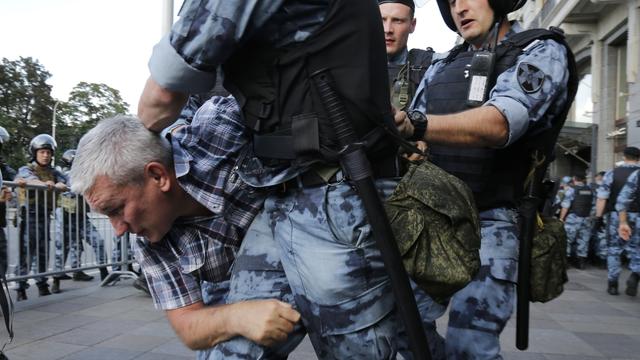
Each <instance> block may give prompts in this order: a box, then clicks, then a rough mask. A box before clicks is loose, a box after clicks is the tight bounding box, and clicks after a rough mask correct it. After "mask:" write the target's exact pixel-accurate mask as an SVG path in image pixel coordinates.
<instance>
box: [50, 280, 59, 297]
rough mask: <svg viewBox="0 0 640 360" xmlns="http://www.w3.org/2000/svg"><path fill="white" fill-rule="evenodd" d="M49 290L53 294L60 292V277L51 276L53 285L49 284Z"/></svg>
mask: <svg viewBox="0 0 640 360" xmlns="http://www.w3.org/2000/svg"><path fill="white" fill-rule="evenodd" d="M51 292H52V293H54V294H58V293H60V279H58V278H53V286H51Z"/></svg>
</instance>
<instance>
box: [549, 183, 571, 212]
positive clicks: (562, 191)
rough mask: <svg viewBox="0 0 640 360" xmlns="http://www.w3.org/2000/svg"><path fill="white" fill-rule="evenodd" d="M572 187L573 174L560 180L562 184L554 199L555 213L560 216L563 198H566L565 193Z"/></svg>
mask: <svg viewBox="0 0 640 360" xmlns="http://www.w3.org/2000/svg"><path fill="white" fill-rule="evenodd" d="M569 188H571V176H563V177H562V179H561V180H560V184H559V186H558V189H557V191H556V196H555V197H554V199H553V205H552V207H553V214H554V215H555V216H557V217H558V218H559V217H560V209H561V208H562V207H561V206H560V204H562V200H563V199H564V194H565V193H566V191H567V189H569Z"/></svg>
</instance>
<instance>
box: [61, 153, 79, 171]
mask: <svg viewBox="0 0 640 360" xmlns="http://www.w3.org/2000/svg"><path fill="white" fill-rule="evenodd" d="M75 158H76V149H69V150H67V151H65V152H64V153H63V154H62V162H63V163H64V164H65V165H66V166H67V167H71V165H72V164H73V159H75Z"/></svg>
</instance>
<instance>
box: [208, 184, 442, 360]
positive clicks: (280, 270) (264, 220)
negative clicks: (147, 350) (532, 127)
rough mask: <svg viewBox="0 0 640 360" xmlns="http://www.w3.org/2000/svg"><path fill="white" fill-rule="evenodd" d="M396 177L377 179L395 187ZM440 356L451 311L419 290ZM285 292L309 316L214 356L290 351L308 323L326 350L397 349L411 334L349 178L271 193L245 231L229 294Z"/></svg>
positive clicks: (378, 355) (270, 355)
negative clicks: (442, 323)
mask: <svg viewBox="0 0 640 360" xmlns="http://www.w3.org/2000/svg"><path fill="white" fill-rule="evenodd" d="M396 184H397V181H395V180H379V181H378V182H377V184H376V185H377V186H378V189H379V190H380V193H381V195H383V196H388V195H389V194H390V193H391V192H392V191H393V189H394V188H395V186H396ZM416 294H417V296H416V298H417V302H418V303H419V307H420V309H421V310H422V313H421V315H422V316H423V320H424V323H425V327H426V328H427V332H428V333H429V342H430V346H431V349H432V352H434V359H442V358H444V353H443V346H442V345H443V343H442V338H440V337H439V336H438V335H437V333H435V326H434V319H435V318H436V317H437V316H438V315H440V314H441V313H442V312H443V311H444V306H442V305H439V304H436V303H435V302H433V301H432V300H431V298H429V297H428V296H426V294H424V293H423V292H421V291H416ZM265 298H276V299H280V300H282V301H285V302H288V303H291V304H293V306H294V307H295V308H296V309H297V310H298V311H300V313H301V314H302V324H299V326H298V327H297V328H296V329H295V330H294V333H293V334H292V335H290V336H289V339H288V340H287V341H286V342H285V343H283V344H280V345H279V346H277V347H274V348H264V347H261V346H259V345H256V344H254V343H252V342H250V341H248V340H246V339H244V338H241V337H237V338H234V339H232V340H230V341H227V342H225V343H222V344H219V345H218V346H216V347H215V348H214V350H213V351H211V352H210V353H209V357H208V359H281V358H286V357H287V355H288V354H289V353H290V352H291V351H292V350H293V349H294V348H295V347H296V346H297V345H298V343H299V342H300V341H301V340H302V339H303V338H304V335H305V333H308V335H309V338H310V339H311V342H312V344H313V347H314V349H315V351H316V354H317V356H318V358H320V359H393V358H395V356H396V354H397V353H402V354H403V355H406V358H407V359H411V355H410V354H408V353H407V344H406V339H405V336H403V330H402V329H401V328H400V327H399V324H398V322H397V319H396V314H395V301H394V298H393V295H392V290H391V287H390V283H389V278H388V276H387V274H386V271H385V268H384V266H383V263H382V258H381V255H380V252H379V251H378V249H377V247H376V245H375V241H374V239H373V234H372V232H371V226H370V225H369V224H368V223H367V221H366V216H365V212H364V210H363V206H362V203H361V201H360V198H359V197H358V195H357V194H356V192H355V190H354V189H353V188H352V187H351V186H350V185H349V184H347V183H336V184H332V185H328V186H319V187H314V188H307V189H303V190H289V191H287V192H284V193H280V194H276V195H272V196H269V197H268V198H267V199H266V201H265V205H264V210H263V211H262V212H261V213H260V214H259V215H258V216H257V217H256V219H255V220H254V222H253V224H252V225H251V227H250V228H249V231H248V233H247V235H246V236H245V238H244V240H243V243H242V246H241V248H240V250H239V253H238V256H237V258H236V262H235V263H234V265H233V270H232V274H231V286H230V290H229V295H228V297H227V302H230V303H233V302H238V301H242V300H248V299H265Z"/></svg>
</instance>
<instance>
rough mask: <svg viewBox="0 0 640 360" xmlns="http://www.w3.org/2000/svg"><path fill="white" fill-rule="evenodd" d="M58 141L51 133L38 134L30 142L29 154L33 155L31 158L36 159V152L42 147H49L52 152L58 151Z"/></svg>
mask: <svg viewBox="0 0 640 360" xmlns="http://www.w3.org/2000/svg"><path fill="white" fill-rule="evenodd" d="M56 147H57V144H56V141H55V140H54V139H53V137H51V135H49V134H40V135H36V137H34V138H33V139H31V143H29V154H30V155H31V160H36V153H37V152H38V150H40V149H49V150H51V151H52V152H55V151H56Z"/></svg>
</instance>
